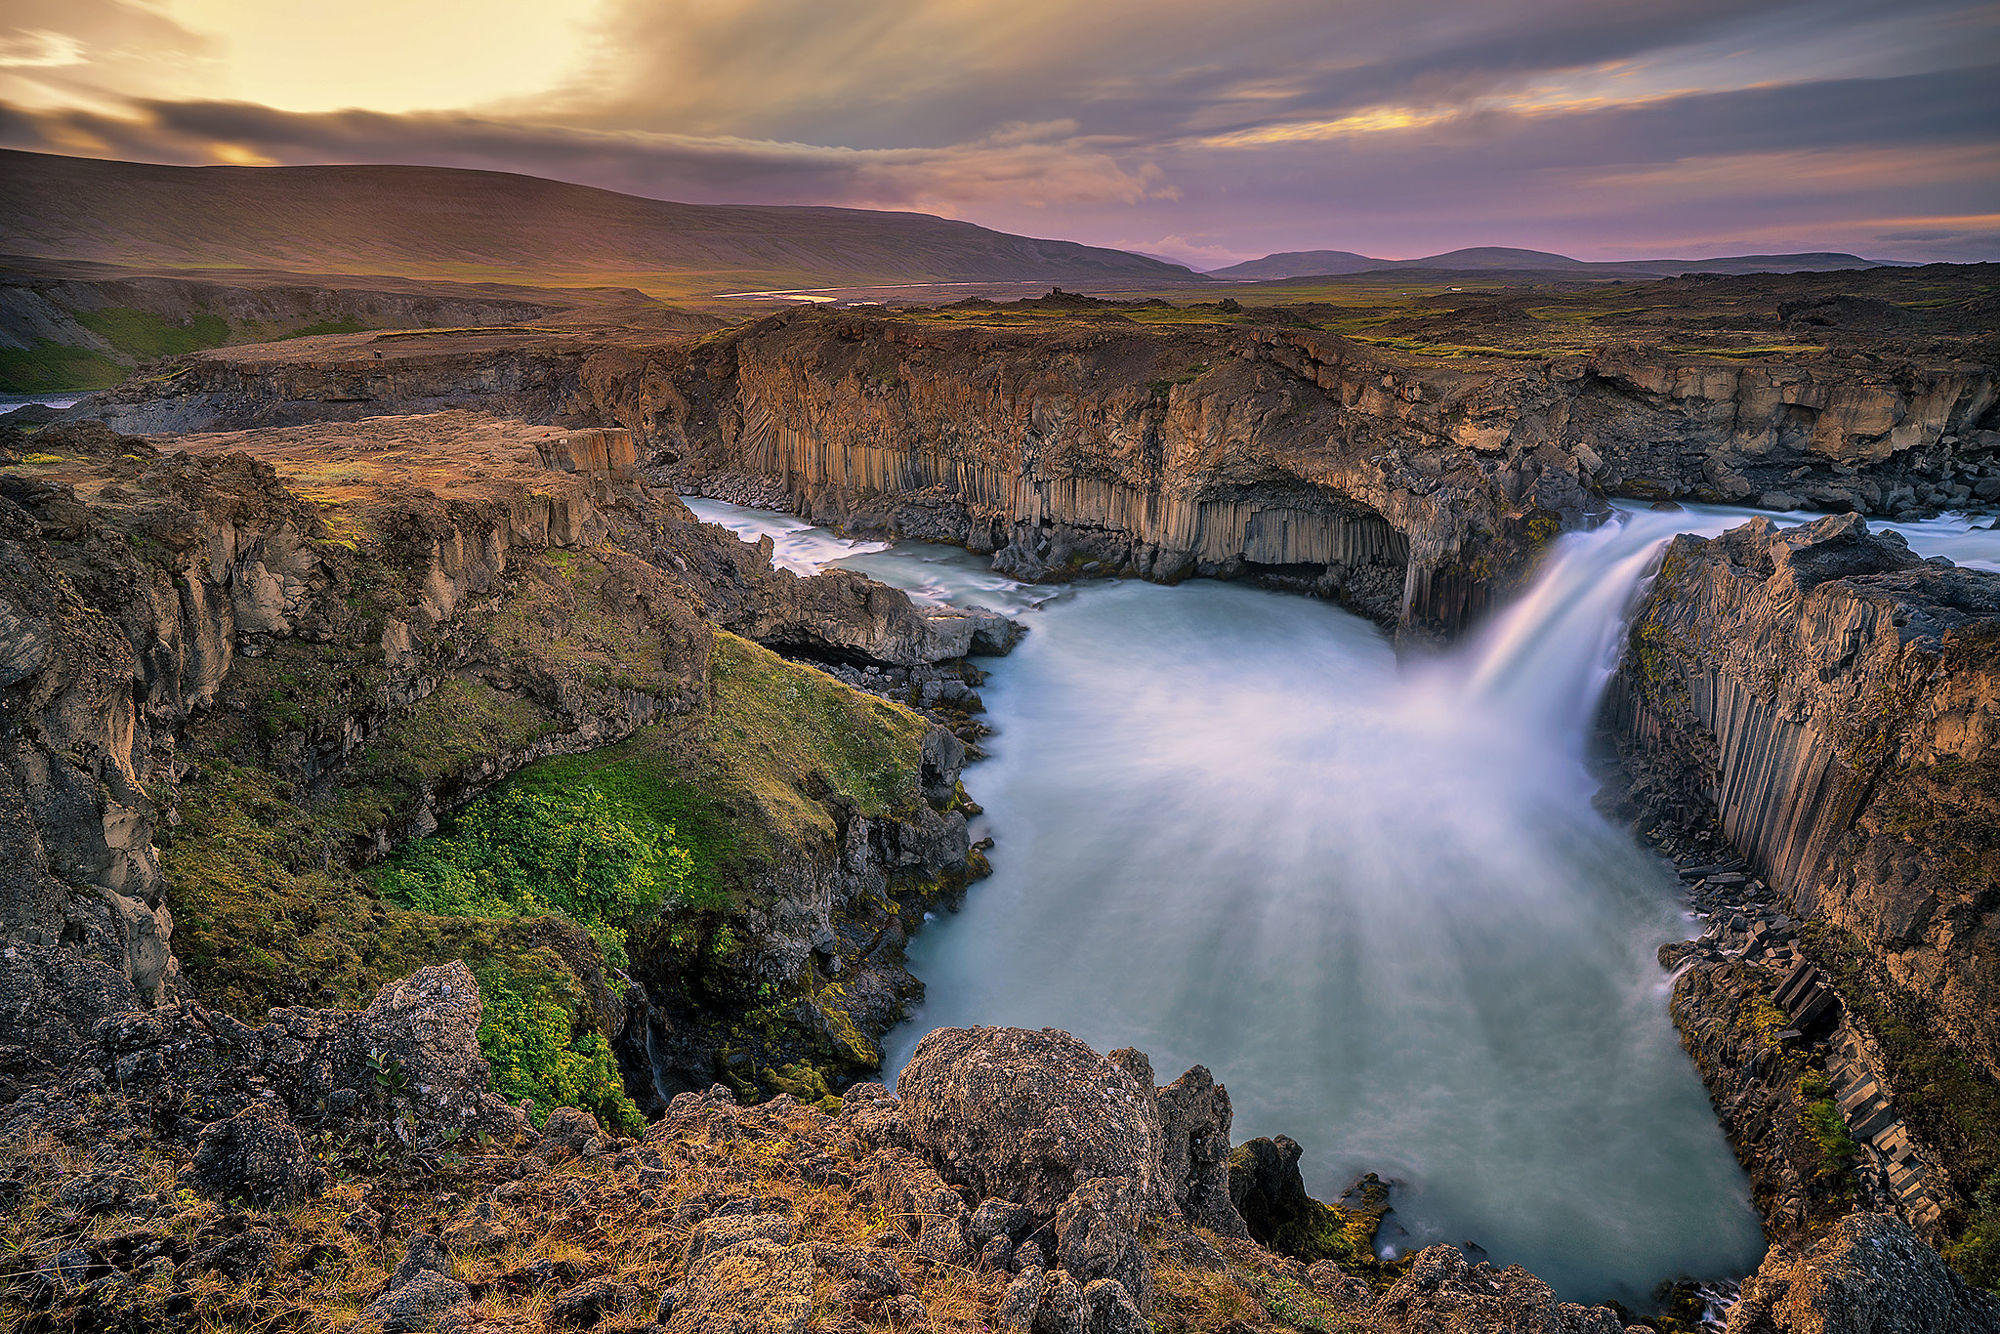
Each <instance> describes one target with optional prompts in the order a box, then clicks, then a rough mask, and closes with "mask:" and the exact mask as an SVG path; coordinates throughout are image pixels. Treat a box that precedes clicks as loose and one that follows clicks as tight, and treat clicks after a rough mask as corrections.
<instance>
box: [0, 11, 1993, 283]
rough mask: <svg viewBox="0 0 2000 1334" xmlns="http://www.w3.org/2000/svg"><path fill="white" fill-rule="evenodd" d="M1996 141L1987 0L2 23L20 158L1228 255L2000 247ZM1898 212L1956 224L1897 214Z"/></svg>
mask: <svg viewBox="0 0 2000 1334" xmlns="http://www.w3.org/2000/svg"><path fill="white" fill-rule="evenodd" d="M1996 127H2000V7H1996V6H1994V5H1992V4H1990V3H1984V2H1983V0H1895V2H1892V0H1813V2H1812V3H1804V2H1803V0H1681V3H1679V4H1677V5H1676V6H1675V7H1673V9H1672V10H1671V12H1670V13H1663V12H1662V11H1661V10H1660V9H1658V8H1657V7H1651V6H1645V5H1639V4H1628V3H1607V2H1606V0H1398V3H1396V4H1393V5H1391V4H1374V5H1370V4H1358V3H1357V4H1342V5H1338V6H1333V5H1327V4H1325V3H1324V0H1242V3H1239V4H1237V5H1235V6H1231V7H1228V8H1226V9H1225V8H1223V7H1218V6H1215V5H1213V4H1212V3H1210V0H1096V2H1095V3H1093V4H1092V5H1090V6H1087V7H1084V6H1077V5H1075V4H1074V3H1072V2H1071V0H868V3H866V4H860V3H855V4H839V3H836V4H827V3H825V0H645V2H642V0H476V2H475V0H465V2H463V3H437V2H433V3H422V4H411V3H408V0H403V3H391V2H390V0H345V2H344V3H337V4H318V3H312V4H308V3H300V2H299V0H264V3H247V2H245V0H145V2H144V3H141V2H140V0H9V4H8V6H7V9H6V12H5V15H4V17H0V144H4V145H10V146H19V147H30V148H41V149H45V150H49V151H56V152H71V153H85V154H95V155H101V156H126V157H136V158H143V159H148V160H154V161H166V162H232V163H275V162H335V161H402V162H416V163H428V164H435V165H442V166H475V167H486V168H499V169H507V170H518V171H524V172H529V173H533V174H538V175H547V176H554V177H557V178H560V179H566V180H574V181H579V182H583V183H586V184H595V185H604V186H608V187H610V188H613V189H623V190H629V191H632V192H635V193H641V194H648V195H653V196H656V197H663V198H679V199H688V200H694V201H704V202H724V201H741V202H772V203H829V204H848V205H857V206H868V207H891V208H920V209H924V210H927V211H934V212H940V213H945V214H949V215H953V216H958V217H966V218H970V219H972V220H974V221H978V222H983V223H987V224H989V225H993V226H999V227H1003V228H1007V229H1009V230H1017V231H1031V232H1034V233H1035V234H1041V235H1048V234H1055V235H1064V236H1069V237H1073V238H1076V239H1080V240H1088V241H1097V242H1100V243H1106V244H1123V245H1128V246H1133V245H1135V244H1136V248H1140V249H1147V250H1151V251H1154V252H1156V253H1163V254H1166V255H1169V256H1181V257H1184V258H1187V259H1190V260H1194V261H1197V262H1202V263H1208V264H1213V263H1217V262H1222V261H1224V260H1227V259H1231V258H1240V257H1247V256H1250V255H1255V254H1261V253H1263V252H1265V251H1269V250H1281V249H1310V248H1321V247H1328V248H1339V249H1351V250H1361V251H1364V252H1367V253H1375V254H1388V255H1408V254H1411V253H1424V252H1427V251H1434V250H1442V249H1449V248H1452V247H1454V246H1459V245H1479V244H1514V245H1531V246H1537V247H1540V248H1548V249H1558V250H1566V251H1568V252H1570V253H1577V254H1582V255H1585V256H1589V255H1603V256H1606V257H1611V256H1616V255H1631V254H1634V253H1644V252H1648V251H1658V250H1659V249H1660V248H1661V247H1663V246H1671V247H1672V248H1674V249H1678V250H1681V251H1683V252H1685V251H1688V250H1689V249H1690V247H1692V248H1693V249H1694V250H1703V249H1709V252H1710V253H1713V249H1712V248H1709V245H1708V243H1704V242H1702V241H1701V240H1700V239H1699V238H1702V237H1708V238H1711V239H1712V245H1713V246H1715V247H1725V246H1728V245H1730V244H1732V243H1733V241H1734V240H1735V239H1737V238H1744V237H1752V236H1760V237H1762V236H1787V237H1798V238H1801V239H1802V240H1801V244H1802V246H1803V247H1804V248H1819V247H1820V246H1821V245H1824V246H1827V247H1829V248H1834V247H1837V248H1856V249H1861V250H1864V251H1867V252H1869V253H1880V254H1884V255H1887V256H1890V257H1911V258H1925V257H1945V256H1951V257H1957V258H1976V257H1981V256H1983V255H1989V254H1995V253H2000V235H1996V233H1995V229H1993V228H1992V227H1990V226H1988V225H1986V224H1985V223H1984V222H1981V221H1979V220H1981V219H1985V218H1987V217H1989V215H1991V214H1993V213H1994V212H1996V211H2000V164H1996V150H2000V128H1996ZM1903 216H1909V217H1915V218H1923V219H1929V220H1931V221H1930V223H1929V224H1913V225H1911V226H1908V227H1903V228H1899V229H1897V230H1895V231H1893V232H1891V231H1888V230H1884V229H1882V228H1879V227H1874V228H1872V229H1871V226H1872V224H1871V223H1870V220H1883V219H1890V218H1897V217H1903ZM1967 220H1971V221H1967ZM1134 237H1141V238H1144V237H1152V238H1156V239H1155V240H1153V241H1151V242H1145V241H1140V242H1137V243H1135V242H1134V241H1133V239H1132V238H1134ZM1884 247H1893V248H1888V249H1885V248H1884Z"/></svg>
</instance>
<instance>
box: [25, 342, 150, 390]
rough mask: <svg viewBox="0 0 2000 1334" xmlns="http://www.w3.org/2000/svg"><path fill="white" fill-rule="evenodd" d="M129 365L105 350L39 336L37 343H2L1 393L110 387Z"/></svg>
mask: <svg viewBox="0 0 2000 1334" xmlns="http://www.w3.org/2000/svg"><path fill="white" fill-rule="evenodd" d="M124 378H125V368H124V367H123V366H120V365H119V364H118V363H117V362H115V361H113V360H112V359H111V358H109V357H107V356H105V355H104V354H103V353H102V352H98V351H94V350H93V349H91V348H87V347H74V346H71V345H70V344H68V343H51V342H50V341H49V340H48V339H46V338H37V339H36V340H35V344H34V346H33V347H25V348H24V347H0V393H9V394H54V393H63V392H65V391H68V390H83V389H109V388H110V387H111V386H112V385H114V384H117V383H118V382H119V381H120V380H122V379H124Z"/></svg>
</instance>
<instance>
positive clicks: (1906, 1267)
mask: <svg viewBox="0 0 2000 1334" xmlns="http://www.w3.org/2000/svg"><path fill="white" fill-rule="evenodd" d="M1728 1331H1729V1334H1994V1332H1995V1331H2000V1298H1996V1297H1994V1296H1993V1295H1992V1294H1990V1293H1984V1292H1979V1291H1976V1290H1975V1289H1973V1288H1971V1287H1968V1286H1967V1285H1966V1283H1965V1281H1964V1280H1963V1279H1961V1278H1960V1277H1959V1276H1958V1275H1957V1274H1954V1273H1953V1272H1952V1271H1951V1268H1950V1266H1948V1265H1947V1264H1945V1262H1944V1260H1943V1259H1942V1258H1940V1257H1939V1255H1938V1253H1937V1252H1936V1251H1934V1250H1932V1249H1931V1248H1930V1247H1928V1246H1926V1245H1924V1243H1923V1241H1922V1240H1921V1239H1920V1238H1919V1237H1918V1236H1917V1234H1916V1233H1914V1232H1912V1231H1911V1230H1910V1227H1909V1224H1907V1223H1905V1222H1903V1221H1902V1220H1901V1219H1899V1218H1896V1217H1894V1216H1893V1215H1889V1214H1856V1215H1854V1216H1852V1217H1849V1218H1845V1219H1842V1220H1841V1221H1840V1222H1839V1223H1838V1224H1836V1225H1835V1226H1834V1228H1833V1229H1832V1231H1830V1232H1829V1233H1828V1234H1827V1235H1826V1236H1824V1237H1822V1238H1821V1239H1820V1240H1819V1241H1818V1242H1817V1243H1815V1244H1814V1245H1813V1246H1812V1247H1811V1248H1810V1249H1809V1250H1807V1251H1806V1252H1805V1253H1804V1254H1803V1255H1797V1256H1794V1255H1790V1254H1787V1253H1785V1252H1784V1251H1782V1250H1773V1251H1772V1252H1771V1254H1769V1255H1768V1256H1766V1257H1765V1258H1764V1263H1763V1264H1762V1266H1760V1267H1759V1268H1758V1270H1757V1272H1756V1273H1755V1274H1754V1275H1752V1276H1751V1277H1750V1278H1749V1279H1748V1280H1746V1281H1745V1282H1744V1284H1743V1297H1742V1300H1741V1301H1740V1302H1738V1303H1737V1305H1736V1306H1735V1307H1734V1308H1733V1309H1731V1311H1730V1313H1729V1323H1728Z"/></svg>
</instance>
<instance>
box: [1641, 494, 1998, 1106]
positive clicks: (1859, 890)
mask: <svg viewBox="0 0 2000 1334" xmlns="http://www.w3.org/2000/svg"><path fill="white" fill-rule="evenodd" d="M1607 710H1608V714H1609V717H1610V719H1611V721H1612V723H1613V725H1614V726H1615V727H1616V728H1617V729H1619V730H1620V731H1622V732H1623V734H1624V735H1625V737H1626V738H1627V739H1628V742H1629V750H1630V755H1631V758H1632V761H1633V764H1634V765H1635V767H1637V768H1638V769H1640V770H1641V771H1643V773H1645V774H1646V775H1647V776H1648V777H1649V778H1650V780H1651V781H1652V782H1653V783H1654V784H1655V786H1656V787H1657V788H1658V789H1659V790H1661V791H1664V792H1666V793H1670V794H1672V798H1671V799H1672V800H1674V801H1676V802H1677V803H1678V805H1679V807H1680V809H1679V810H1678V811H1677V812H1676V814H1678V815H1679V816H1680V817H1681V818H1682V819H1683V820H1686V821H1693V822H1699V821H1700V820H1702V819H1705V818H1709V817H1712V818H1714V819H1715V820H1716V821H1717V822H1718V823H1719V825H1720V827H1721V830H1722V832H1723V833H1724V834H1725V835H1726V837H1727V838H1728V840H1729V842H1730V843H1731V844H1732V845H1733V846H1734V847H1736V848H1737V849H1738V850H1739V851H1741V852H1742V853H1743V854H1744V855H1745V856H1746V857H1747V858H1748V859H1749V860H1750V861H1751V863H1752V865H1753V866H1754V868H1755V869H1756V871H1757V872H1758V873H1759V874H1761V875H1762V876H1764V877H1765V878H1766V879H1767V880H1769V882H1770V883H1771V884H1772V885H1773V886H1774V887H1776V888H1777V889H1778V890H1780V891H1781V892H1782V893H1783V894H1784V895H1785V896H1787V898H1788V900H1789V902H1790V904H1791V906H1792V907H1793V909H1794V911H1795V912H1796V913H1797V914H1798V915H1799V916H1802V917H1806V918H1808V919H1812V920H1816V921H1819V922H1824V923H1827V924H1830V925H1831V926H1833V927H1835V928H1838V929H1839V930H1840V931H1842V932H1845V933H1847V934H1848V935H1850V936H1852V937H1853V938H1855V939H1856V940H1858V941H1859V942H1860V943H1861V945H1862V946H1863V948H1864V949H1865V951H1866V953H1867V954H1868V955H1869V956H1870V957H1872V959H1874V960H1875V961H1877V962H1878V963H1879V965H1880V967H1881V969H1882V972H1883V975H1884V977H1885V979H1886V981H1887V983H1888V984H1891V985H1893V986H1894V987H1896V988H1900V989H1901V990H1902V991H1903V992H1905V993H1907V994H1908V995H1909V996H1911V997H1913V998H1916V999H1918V1000H1920V1001H1921V1003H1922V1004H1923V1005H1924V1006H1925V1007H1927V1008H1928V1009H1930V1010H1932V1011H1934V1012H1935V1014H1936V1016H1937V1021H1938V1023H1939V1024H1940V1025H1941V1028H1942V1032H1941V1033H1940V1034H1939V1036H1940V1037H1941V1038H1942V1039H1944V1040H1945V1041H1947V1042H1948V1043H1949V1044H1950V1045H1952V1046H1954V1047H1955V1048H1956V1049H1958V1050H1959V1051H1962V1052H1963V1053H1965V1054H1966V1055H1967V1056H1968V1057H1969V1058H1970V1059H1972V1060H1973V1061H1975V1062H1976V1063H1977V1064H1978V1065H1980V1066H1983V1067H1984V1068H1985V1069H1986V1070H1987V1071H1989V1072H1993V1073H2000V1010H1996V1008H1995V1007H1994V1004H1993V997H1994V996H1995V994H2000V949H1996V945H1995V942H1996V941H2000V576H1996V575H1993V574H1990V573H1985V572H1981V571H1976V570H1964V569H1956V568H1952V567H1951V566H1950V564H1949V562H1942V561H1940V562H1926V561H1923V560H1919V559H1918V558H1917V557H1916V556H1914V555H1912V554H1911V553H1910V551H1909V550H1908V548H1907V546H1906V545H1904V543H1903V542H1902V540H1901V539H1900V537H1898V536H1897V535H1895V534H1892V533H1884V534H1873V533H1870V532H1869V531H1868V528H1867V525H1866V523H1865V522H1863V521H1862V520H1861V519H1859V518H1857V517H1855V516H1852V515H1844V516H1839V517H1836V518H1829V519H1822V520H1819V521H1818V522H1816V523H1813V524H1809V525H1806V526H1805V527H1802V528H1796V529H1790V530H1786V531H1782V532H1781V531H1778V530H1776V529H1774V528H1773V527H1772V526H1771V525H1770V524H1768V523H1766V522H1764V521H1762V520H1759V521H1756V522H1753V523H1751V524H1748V525H1746V526H1744V527H1742V528H1738V529H1736V530H1734V531H1732V532H1730V533H1727V534H1724V535H1723V536H1721V537H1718V538H1714V539H1711V540H1707V541H1704V540H1702V539H1700V538H1695V537H1685V536H1684V537H1680V538H1677V539H1675V541H1674V542H1673V544H1672V545H1671V546H1670V547H1669V548H1668V550H1667V553H1666V556H1665V559H1664V562H1663V564H1662V567H1661V570H1660V574H1659V577H1658V578H1657V580H1656V581H1655V582H1654V585H1653V587H1652V589H1651V591H1650V592H1649V594H1648V596H1647V598H1646V601H1645V603H1644V605H1643V606H1642V608H1641V609H1640V612H1639V614H1638V616H1637V619H1636V620H1635V621H1634V623H1633V626H1632V630H1631V636H1630V642H1629V645H1628V648H1627V652H1626V656H1625V661H1624V664H1623V666H1622V667H1621V668H1620V671H1619V674H1618V677H1617V679H1616V681H1615V683H1614V687H1613V690H1612V693H1611V698H1610V701H1609V703H1608V705H1607Z"/></svg>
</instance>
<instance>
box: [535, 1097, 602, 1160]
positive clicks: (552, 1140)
mask: <svg viewBox="0 0 2000 1334" xmlns="http://www.w3.org/2000/svg"><path fill="white" fill-rule="evenodd" d="M603 1138H604V1128H603V1127H602V1126H600V1125H598V1124H597V1118H596V1117H594V1116H592V1115H591V1114H590V1113H589V1112H586V1111H583V1110H582V1109H581V1108H577V1107H557V1108H555V1109H554V1110H553V1111H551V1112H550V1113H549V1119H548V1120H547V1121H545V1122H543V1123H542V1137H541V1139H540V1140H539V1141H537V1142H536V1144H535V1152H536V1153H537V1154H538V1155H540V1156H541V1157H542V1158H543V1159H545V1160H547V1161H549V1162H556V1161H558V1159H559V1156H561V1155H568V1156H569V1157H572V1158H574V1157H577V1156H578V1155H580V1154H582V1153H583V1151H584V1150H585V1149H587V1148H589V1147H590V1145H591V1144H592V1143H593V1142H602V1140H603Z"/></svg>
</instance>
